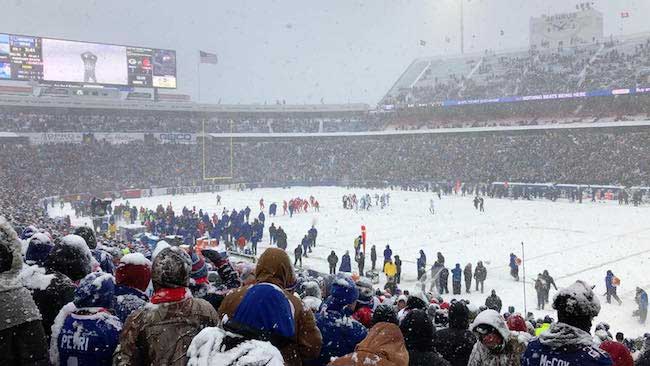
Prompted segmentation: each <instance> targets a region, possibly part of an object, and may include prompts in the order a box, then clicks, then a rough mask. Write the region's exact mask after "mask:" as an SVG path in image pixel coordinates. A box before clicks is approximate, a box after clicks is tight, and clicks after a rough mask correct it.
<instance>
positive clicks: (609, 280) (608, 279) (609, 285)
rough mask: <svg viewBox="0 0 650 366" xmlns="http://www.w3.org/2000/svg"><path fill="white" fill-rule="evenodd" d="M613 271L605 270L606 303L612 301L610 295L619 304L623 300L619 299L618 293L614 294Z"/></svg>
mask: <svg viewBox="0 0 650 366" xmlns="http://www.w3.org/2000/svg"><path fill="white" fill-rule="evenodd" d="M614 278H616V276H614V273H613V272H612V271H607V275H606V276H605V289H606V290H607V292H606V296H607V303H608V304H611V303H612V297H613V298H614V300H616V301H617V302H618V304H619V305H621V304H622V303H623V302H622V301H621V299H619V297H618V295H617V294H616V286H617V285H616V284H615V283H614Z"/></svg>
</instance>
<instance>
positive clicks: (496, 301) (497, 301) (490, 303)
mask: <svg viewBox="0 0 650 366" xmlns="http://www.w3.org/2000/svg"><path fill="white" fill-rule="evenodd" d="M501 306H502V305H501V298H500V297H499V296H497V295H490V296H488V297H487V299H485V307H487V308H488V309H492V310H496V311H497V312H499V313H500V312H501Z"/></svg>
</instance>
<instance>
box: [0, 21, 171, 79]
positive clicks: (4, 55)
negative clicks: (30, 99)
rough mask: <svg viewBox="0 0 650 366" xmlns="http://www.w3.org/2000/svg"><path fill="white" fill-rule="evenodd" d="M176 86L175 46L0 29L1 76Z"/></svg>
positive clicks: (5, 77)
mask: <svg viewBox="0 0 650 366" xmlns="http://www.w3.org/2000/svg"><path fill="white" fill-rule="evenodd" d="M2 79H5V80H23V81H26V80H38V81H40V82H44V83H71V84H80V85H83V84H95V85H109V86H110V85H119V86H133V87H143V88H169V89H174V88H176V51H172V50H163V49H157V48H145V47H131V46H119V45H111V44H104V43H91V42H79V41H67V40H61V39H53V38H42V37H33V36H22V35H14V34H2V33H0V80H2Z"/></svg>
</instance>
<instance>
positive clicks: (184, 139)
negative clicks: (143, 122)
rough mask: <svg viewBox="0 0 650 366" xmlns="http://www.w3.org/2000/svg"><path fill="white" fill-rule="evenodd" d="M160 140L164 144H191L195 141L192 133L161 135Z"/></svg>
mask: <svg viewBox="0 0 650 366" xmlns="http://www.w3.org/2000/svg"><path fill="white" fill-rule="evenodd" d="M158 139H159V140H160V141H164V142H180V143H191V142H193V141H194V136H193V135H192V134H191V133H161V134H159V135H158Z"/></svg>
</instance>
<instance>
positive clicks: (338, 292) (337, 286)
mask: <svg viewBox="0 0 650 366" xmlns="http://www.w3.org/2000/svg"><path fill="white" fill-rule="evenodd" d="M358 298H359V290H357V286H356V285H355V284H354V282H352V280H351V279H350V278H348V277H346V276H342V275H339V276H337V278H336V280H335V281H334V282H333V283H332V288H331V290H330V296H329V298H328V299H327V300H328V301H327V306H328V308H330V309H332V310H340V309H342V308H343V307H344V306H345V305H348V304H352V303H353V302H355V301H356V300H357V299H358Z"/></svg>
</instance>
